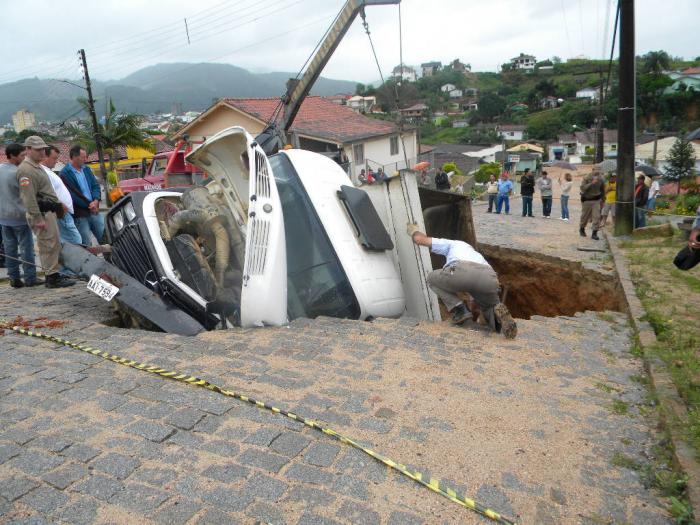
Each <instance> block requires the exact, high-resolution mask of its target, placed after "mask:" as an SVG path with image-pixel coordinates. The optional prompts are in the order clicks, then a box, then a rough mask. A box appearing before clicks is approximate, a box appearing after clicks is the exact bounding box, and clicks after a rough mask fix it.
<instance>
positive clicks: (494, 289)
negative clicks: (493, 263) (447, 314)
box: [428, 261, 500, 311]
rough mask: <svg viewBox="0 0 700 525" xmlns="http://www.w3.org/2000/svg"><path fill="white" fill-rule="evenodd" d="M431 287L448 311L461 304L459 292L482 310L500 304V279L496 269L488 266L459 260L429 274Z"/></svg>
mask: <svg viewBox="0 0 700 525" xmlns="http://www.w3.org/2000/svg"><path fill="white" fill-rule="evenodd" d="M428 285H429V286H430V289H431V290H432V291H433V292H435V293H436V294H437V296H438V297H439V298H440V299H441V300H442V302H443V303H445V306H446V307H447V309H448V310H452V309H453V308H455V307H456V306H459V305H460V304H461V303H462V300H461V299H460V298H459V297H458V296H457V295H456V294H457V292H466V293H468V294H469V295H471V296H472V297H473V298H474V301H476V304H478V305H479V308H481V310H482V311H486V310H488V309H489V308H493V307H494V306H496V305H497V304H498V303H499V297H498V291H499V288H500V285H499V283H498V276H497V275H496V272H495V271H494V270H493V268H491V267H490V266H487V265H485V264H478V263H474V262H466V261H459V262H457V263H455V264H452V265H450V266H447V267H445V268H443V269H442V270H433V271H432V272H430V273H429V274H428Z"/></svg>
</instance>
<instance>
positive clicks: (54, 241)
mask: <svg viewBox="0 0 700 525" xmlns="http://www.w3.org/2000/svg"><path fill="white" fill-rule="evenodd" d="M24 146H25V147H26V148H27V156H26V157H25V158H24V161H22V164H20V165H19V168H17V183H18V184H19V196H20V198H21V199H22V203H23V204H24V207H25V208H26V210H27V222H28V223H29V226H30V228H31V229H32V231H33V232H34V235H36V238H37V247H38V248H39V258H40V259H41V265H42V266H43V268H44V272H45V274H46V283H45V286H46V287H47V288H64V287H66V286H72V285H73V284H75V282H74V281H71V280H70V279H67V278H65V277H63V276H62V275H61V274H60V273H59V269H60V264H59V262H58V261H59V257H60V253H61V241H60V239H59V233H58V223H57V222H56V214H57V213H58V214H59V215H61V216H62V215H63V205H62V204H61V202H60V201H59V200H58V197H57V196H56V192H55V191H54V190H53V186H51V181H50V180H49V178H48V176H47V175H46V173H44V170H43V168H42V167H41V164H39V163H40V162H41V160H42V159H43V158H44V150H45V149H46V148H47V144H46V143H45V142H44V140H43V139H42V138H41V137H38V136H36V135H32V136H31V137H27V140H25V141H24Z"/></svg>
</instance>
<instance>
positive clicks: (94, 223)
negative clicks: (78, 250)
mask: <svg viewBox="0 0 700 525" xmlns="http://www.w3.org/2000/svg"><path fill="white" fill-rule="evenodd" d="M69 156H70V162H69V163H68V164H66V166H65V167H64V168H63V169H62V170H61V174H60V176H61V180H63V183H64V184H65V185H66V187H67V188H68V191H69V192H70V195H71V199H72V200H73V220H74V222H75V226H76V227H77V228H78V231H79V232H80V236H81V237H82V240H83V244H85V245H87V246H90V245H91V244H92V239H91V233H92V235H94V236H95V239H97V244H100V242H101V241H102V236H103V235H104V231H105V221H104V217H102V215H101V214H100V199H101V197H102V192H101V190H100V184H99V183H98V182H97V178H95V175H94V174H93V173H92V170H91V169H90V168H89V167H88V166H86V165H85V162H86V161H87V152H86V151H85V148H83V147H82V146H80V145H76V146H73V147H72V148H71V149H70V152H69Z"/></svg>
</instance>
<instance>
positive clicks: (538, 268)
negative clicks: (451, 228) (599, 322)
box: [479, 243, 625, 319]
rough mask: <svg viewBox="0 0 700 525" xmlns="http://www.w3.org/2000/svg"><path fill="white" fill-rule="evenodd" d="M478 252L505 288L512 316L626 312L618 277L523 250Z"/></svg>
mask: <svg viewBox="0 0 700 525" xmlns="http://www.w3.org/2000/svg"><path fill="white" fill-rule="evenodd" d="M479 251H480V252H481V253H482V254H483V255H484V257H486V259H487V260H488V261H489V263H490V264H491V266H493V268H494V270H496V273H497V274H498V278H499V280H500V282H501V286H504V287H506V288H507V293H506V300H505V303H506V306H507V307H508V309H509V310H510V312H511V314H512V315H513V316H514V317H517V318H520V319H530V317H531V316H533V315H541V316H545V317H556V316H560V315H564V316H570V315H574V314H575V313H577V312H584V311H587V310H592V311H605V310H610V311H617V312H621V311H624V310H625V300H624V293H623V291H622V287H621V286H620V284H619V281H618V279H617V275H616V274H614V273H613V272H610V273H603V272H598V271H595V270H591V269H588V268H585V267H584V266H583V265H582V264H581V263H580V262H574V261H567V260H564V259H559V258H557V257H551V256H547V255H542V254H538V253H533V252H527V251H524V250H517V249H512V248H503V247H500V246H493V245H489V244H482V243H479Z"/></svg>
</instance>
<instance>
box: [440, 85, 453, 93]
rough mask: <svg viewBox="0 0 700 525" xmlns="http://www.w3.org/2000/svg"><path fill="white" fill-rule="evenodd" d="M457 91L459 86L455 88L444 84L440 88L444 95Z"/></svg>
mask: <svg viewBox="0 0 700 525" xmlns="http://www.w3.org/2000/svg"><path fill="white" fill-rule="evenodd" d="M455 89H457V86H455V85H454V84H443V85H442V86H440V91H442V92H443V93H449V92H450V91H454V90H455Z"/></svg>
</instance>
